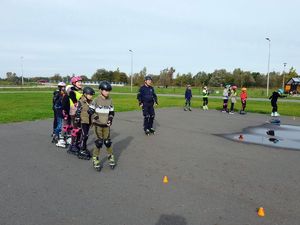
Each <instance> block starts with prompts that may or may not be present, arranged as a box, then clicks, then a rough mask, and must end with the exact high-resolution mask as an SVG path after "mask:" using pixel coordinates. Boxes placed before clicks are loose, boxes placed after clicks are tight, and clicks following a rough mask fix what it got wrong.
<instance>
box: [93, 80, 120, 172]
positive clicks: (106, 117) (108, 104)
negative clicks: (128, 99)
mask: <svg viewBox="0 0 300 225" xmlns="http://www.w3.org/2000/svg"><path fill="white" fill-rule="evenodd" d="M111 90H112V87H111V85H110V83H109V82H107V81H102V82H101V83H100V85H99V91H100V94H99V96H98V97H97V98H95V99H94V100H93V102H92V104H91V105H90V107H89V110H88V113H89V115H90V116H91V120H92V123H93V125H94V131H95V135H96V138H97V139H96V141H95V148H94V150H93V166H94V168H95V169H96V170H97V171H100V170H101V168H102V165H101V164H100V161H99V155H100V150H101V148H102V146H103V145H105V146H106V150H107V153H108V161H109V165H110V167H111V168H112V169H113V168H114V167H115V165H116V162H115V157H114V154H113V149H112V146H111V145H112V142H111V139H110V127H111V125H112V121H113V118H114V115H115V111H114V106H113V103H112V100H111V98H110V97H109V93H110V91H111Z"/></svg>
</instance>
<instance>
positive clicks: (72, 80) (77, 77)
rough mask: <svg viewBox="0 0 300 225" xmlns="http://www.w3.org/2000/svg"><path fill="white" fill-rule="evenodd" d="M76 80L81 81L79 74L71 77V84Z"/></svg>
mask: <svg viewBox="0 0 300 225" xmlns="http://www.w3.org/2000/svg"><path fill="white" fill-rule="evenodd" d="M77 81H82V78H81V77H80V76H75V77H72V78H71V84H75V83H76V82H77Z"/></svg>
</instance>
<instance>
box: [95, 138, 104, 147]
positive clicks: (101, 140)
mask: <svg viewBox="0 0 300 225" xmlns="http://www.w3.org/2000/svg"><path fill="white" fill-rule="evenodd" d="M95 145H96V147H97V148H102V145H103V139H100V138H99V139H97V140H96V141H95Z"/></svg>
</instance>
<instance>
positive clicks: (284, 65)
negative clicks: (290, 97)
mask: <svg viewBox="0 0 300 225" xmlns="http://www.w3.org/2000/svg"><path fill="white" fill-rule="evenodd" d="M286 64H287V63H283V72H282V90H283V91H284V75H285V67H286Z"/></svg>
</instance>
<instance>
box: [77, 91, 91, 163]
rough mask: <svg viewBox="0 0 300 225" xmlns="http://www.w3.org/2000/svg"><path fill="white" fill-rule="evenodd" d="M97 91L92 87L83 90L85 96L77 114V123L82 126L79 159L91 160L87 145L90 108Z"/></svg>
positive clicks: (80, 102) (79, 104) (79, 103)
mask: <svg viewBox="0 0 300 225" xmlns="http://www.w3.org/2000/svg"><path fill="white" fill-rule="evenodd" d="M93 95H95V91H94V89H93V88H91V87H85V88H83V95H82V97H81V98H80V100H79V102H78V106H77V110H76V113H75V121H76V122H77V123H80V124H81V137H80V151H79V153H78V158H80V159H86V160H89V159H90V158H91V154H90V152H89V151H88V150H87V147H86V143H87V140H88V137H89V130H90V126H91V118H90V115H89V114H88V110H89V106H90V104H91V103H92V101H93V100H92V99H93Z"/></svg>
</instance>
